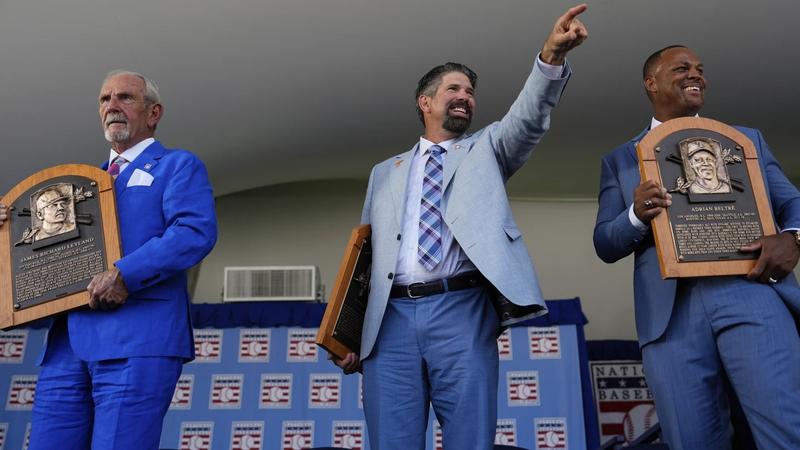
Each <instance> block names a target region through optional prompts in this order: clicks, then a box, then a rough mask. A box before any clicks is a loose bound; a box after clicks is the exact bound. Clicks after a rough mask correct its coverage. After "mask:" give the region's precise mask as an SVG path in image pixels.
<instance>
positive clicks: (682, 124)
mask: <svg viewBox="0 0 800 450" xmlns="http://www.w3.org/2000/svg"><path fill="white" fill-rule="evenodd" d="M689 129H699V130H708V131H711V132H715V133H718V134H720V135H723V136H724V137H726V138H728V139H730V140H732V141H734V142H735V143H736V144H737V149H739V150H741V152H742V153H743V155H744V158H743V159H744V161H743V164H744V165H745V166H746V169H747V174H748V177H749V180H747V184H748V185H749V186H750V188H751V189H752V193H753V197H754V199H755V205H756V209H757V211H758V220H759V221H760V223H761V227H762V230H763V234H764V235H765V236H768V235H771V234H775V233H776V228H775V222H774V220H773V215H772V211H771V208H770V204H769V199H768V198H767V191H766V189H765V187H764V179H763V177H762V174H761V168H760V166H759V163H758V154H757V152H756V148H755V146H754V145H753V142H752V141H751V140H750V139H749V138H748V137H747V136H745V135H744V134H743V133H742V132H740V131H739V130H737V129H735V128H733V127H731V126H728V125H726V124H724V123H722V122H718V121H716V120H712V119H706V118H701V117H682V118H678V119H673V120H669V121H667V122H664V123H663V124H661V125H659V126H658V127H657V128H655V129H654V130H652V131H650V132H649V133H648V134H647V135H646V136H645V137H644V139H642V140H641V141H640V142H639V144H638V145H637V147H636V151H637V154H638V157H639V171H640V174H641V179H642V181H647V180H655V181H657V182H658V183H659V184H660V185H661V186H664V187H667V188H669V186H670V183H672V180H665V179H662V174H661V170H660V168H659V164H658V160H657V157H656V153H657V152H659V151H661V149H660V148H658V145H659V143H660V142H661V141H662V140H664V139H665V138H667V137H668V136H670V135H672V134H674V133H677V132H682V131H684V130H689ZM675 195H676V194H673V201H674V200H675ZM677 195H682V194H677ZM651 226H652V228H653V235H654V237H655V243H656V250H657V252H658V259H659V264H660V267H661V276H662V277H663V278H665V279H666V278H681V277H701V276H721V275H744V274H747V273H748V272H749V271H750V270H751V269H752V268H753V266H754V265H755V262H756V261H755V259H736V260H727V261H691V262H690V261H680V260H679V258H678V255H677V251H676V244H675V238H674V236H673V233H672V225H671V223H670V219H669V217H668V214H666V213H661V214H659V215H657V216H656V217H655V218H654V219H653V220H652V222H651Z"/></svg>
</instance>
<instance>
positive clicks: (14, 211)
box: [0, 164, 121, 329]
mask: <svg viewBox="0 0 800 450" xmlns="http://www.w3.org/2000/svg"><path fill="white" fill-rule="evenodd" d="M113 184H114V180H113V179H112V178H111V176H110V175H109V174H108V173H106V172H105V171H103V170H102V169H99V168H97V167H93V166H88V165H82V164H65V165H61V166H55V167H51V168H49V169H45V170H42V171H40V172H37V173H35V174H33V175H31V176H30V177H28V178H26V179H25V180H23V181H22V182H20V183H19V184H17V185H16V186H14V188H12V189H11V191H9V192H8V194H6V195H5V196H4V197H3V198H2V199H0V203H3V204H5V205H6V206H7V207H8V208H9V211H8V221H7V222H6V223H4V224H3V225H2V226H0V328H3V329H6V328H9V327H13V326H17V325H22V324H24V323H27V322H30V321H33V320H36V319H40V318H42V317H47V316H51V315H53V314H57V313H60V312H63V311H67V310H70V309H74V308H77V307H80V306H84V305H87V304H88V303H89V294H88V293H87V292H86V286H87V285H88V284H89V281H91V279H92V277H93V276H94V275H96V274H98V273H100V272H103V271H104V270H106V269H107V268H108V267H110V266H111V265H112V264H113V263H114V262H115V261H117V260H118V259H119V258H120V255H121V251H120V241H119V232H118V225H117V210H116V202H115V199H114V191H113V190H112V188H113Z"/></svg>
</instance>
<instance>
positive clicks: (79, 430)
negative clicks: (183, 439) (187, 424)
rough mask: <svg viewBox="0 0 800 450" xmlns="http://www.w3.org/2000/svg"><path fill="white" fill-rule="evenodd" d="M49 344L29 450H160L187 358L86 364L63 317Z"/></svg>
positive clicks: (51, 334) (41, 374)
mask: <svg viewBox="0 0 800 450" xmlns="http://www.w3.org/2000/svg"><path fill="white" fill-rule="evenodd" d="M48 341H49V342H48V346H47V352H46V354H45V355H44V361H43V362H42V369H41V372H40V374H39V379H38V383H37V386H36V402H35V403H34V408H33V418H32V423H31V438H30V446H29V450H50V449H52V450H86V449H89V448H91V449H95V450H109V449H114V450H128V449H130V450H142V449H154V450H155V449H158V447H159V440H160V437H161V428H162V422H163V419H164V415H165V414H166V412H167V408H168V407H169V403H170V399H171V398H172V394H173V392H174V390H175V383H177V381H178V377H179V376H180V373H181V368H182V366H183V359H181V358H175V357H134V358H120V359H110V360H101V361H84V360H81V359H79V358H78V357H77V356H76V355H75V353H74V352H73V351H72V347H71V345H70V341H69V336H68V333H67V330H66V324H65V320H63V319H60V320H57V321H56V324H54V325H53V327H52V328H51V329H50V333H49V335H48Z"/></svg>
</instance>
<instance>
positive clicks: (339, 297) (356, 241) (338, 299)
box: [316, 225, 371, 359]
mask: <svg viewBox="0 0 800 450" xmlns="http://www.w3.org/2000/svg"><path fill="white" fill-rule="evenodd" d="M370 234H371V227H370V226H369V225H359V226H357V227H356V228H354V229H353V231H352V232H351V233H350V240H349V241H348V242H347V248H346V249H345V252H344V257H343V258H342V262H341V264H340V265H339V273H338V274H337V275H336V281H335V282H334V284H333V291H332V292H331V298H330V300H328V306H327V307H326V308H325V315H324V316H323V317H322V323H321V324H320V326H319V331H318V332H317V338H316V343H317V345H319V346H320V347H322V348H324V349H325V350H327V351H329V352H330V353H333V354H334V355H336V356H337V357H338V358H342V359H344V357H346V356H347V354H348V353H351V352H352V353H356V354H358V353H359V352H360V351H361V349H360V348H350V347H349V346H348V345H347V344H345V343H344V342H342V340H340V339H338V338H337V332H336V325H337V323H338V322H339V319H340V317H341V316H342V311H343V309H344V307H345V303H346V302H347V301H353V295H348V292H349V291H350V290H351V288H352V287H354V286H357V285H359V283H360V281H358V280H356V279H354V278H356V277H358V276H359V275H361V274H358V273H355V271H356V263H357V262H359V257H360V256H362V251H363V250H364V249H365V248H367V247H368V246H369V244H370ZM366 256H371V255H366ZM368 262H370V263H371V261H368ZM367 276H369V270H367ZM366 282H367V283H368V282H369V279H367V281H366ZM351 294H353V293H351ZM365 295H366V296H368V295H369V290H368V289H367V290H366V293H365ZM360 300H363V303H364V305H366V301H367V299H366V298H361V299H360ZM360 309H361V308H358V307H356V310H360ZM360 319H361V323H362V325H363V320H364V317H363V311H362V312H360ZM360 332H361V330H360V329H359V330H358V343H359V344H360V342H361V334H360Z"/></svg>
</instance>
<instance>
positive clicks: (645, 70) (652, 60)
mask: <svg viewBox="0 0 800 450" xmlns="http://www.w3.org/2000/svg"><path fill="white" fill-rule="evenodd" d="M671 48H689V47H687V46H685V45H677V44H676V45H668V46H666V47H664V48H662V49H661V50H657V51H656V52H655V53H653V54H652V55H650V56H648V57H647V60H645V62H644V67H642V79H643V80H646V79H647V76H648V75H650V72H652V71H653V67H654V66H655V65H656V63H657V62H658V60H659V58H661V54H662V53H664V52H665V51H667V50H669V49H671Z"/></svg>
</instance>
